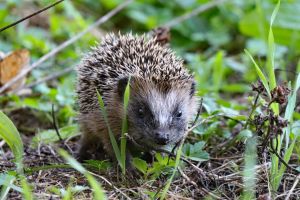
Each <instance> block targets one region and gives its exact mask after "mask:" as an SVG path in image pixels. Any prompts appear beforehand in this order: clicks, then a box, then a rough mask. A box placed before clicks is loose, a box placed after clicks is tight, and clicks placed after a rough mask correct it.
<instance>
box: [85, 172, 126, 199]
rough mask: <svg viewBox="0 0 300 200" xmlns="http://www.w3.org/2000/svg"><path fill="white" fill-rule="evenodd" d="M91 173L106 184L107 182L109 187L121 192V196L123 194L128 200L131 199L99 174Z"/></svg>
mask: <svg viewBox="0 0 300 200" xmlns="http://www.w3.org/2000/svg"><path fill="white" fill-rule="evenodd" d="M89 173H90V174H91V175H93V176H96V177H98V178H101V179H102V180H103V181H104V182H106V183H107V184H108V185H109V186H111V187H113V188H114V189H115V190H116V191H118V192H120V194H122V195H123V196H124V197H125V198H126V199H131V198H130V197H128V196H127V195H126V194H125V193H124V192H122V191H121V190H120V189H119V188H117V187H116V186H114V185H113V184H112V183H111V182H109V181H108V180H107V179H106V178H104V177H103V176H100V175H99V174H96V173H93V172H90V171H89Z"/></svg>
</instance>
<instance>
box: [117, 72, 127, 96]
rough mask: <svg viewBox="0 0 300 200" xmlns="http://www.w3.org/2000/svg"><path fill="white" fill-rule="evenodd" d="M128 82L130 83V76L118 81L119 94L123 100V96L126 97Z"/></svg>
mask: <svg viewBox="0 0 300 200" xmlns="http://www.w3.org/2000/svg"><path fill="white" fill-rule="evenodd" d="M127 83H128V77H124V78H121V79H120V80H119V81H118V88H117V92H118V95H119V97H120V99H122V101H123V98H124V92H125V89H126V86H127Z"/></svg>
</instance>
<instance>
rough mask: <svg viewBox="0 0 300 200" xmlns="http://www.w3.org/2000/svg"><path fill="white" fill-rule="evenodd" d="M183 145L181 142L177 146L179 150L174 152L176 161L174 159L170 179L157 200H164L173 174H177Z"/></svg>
mask: <svg viewBox="0 0 300 200" xmlns="http://www.w3.org/2000/svg"><path fill="white" fill-rule="evenodd" d="M183 143H184V142H183V141H182V142H181V144H180V146H179V148H178V150H177V152H176V159H175V166H174V169H173V173H172V175H171V177H170V178H169V179H168V181H167V184H166V186H165V187H164V190H163V191H162V194H161V196H160V198H159V199H165V198H166V195H167V192H168V190H169V188H170V186H171V183H172V181H173V179H174V176H175V174H176V172H177V168H178V166H179V163H180V158H181V154H182V147H183Z"/></svg>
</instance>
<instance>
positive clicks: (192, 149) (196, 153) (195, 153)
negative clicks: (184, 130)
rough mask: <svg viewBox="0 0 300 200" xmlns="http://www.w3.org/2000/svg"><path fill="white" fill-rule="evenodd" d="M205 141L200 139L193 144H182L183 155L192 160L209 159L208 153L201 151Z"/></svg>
mask: <svg viewBox="0 0 300 200" xmlns="http://www.w3.org/2000/svg"><path fill="white" fill-rule="evenodd" d="M204 145H205V142H203V141H200V142H197V143H195V144H184V145H183V152H184V154H185V156H186V157H187V158H189V159H191V160H194V161H198V162H200V161H205V160H208V159H209V154H208V153H207V152H205V151H203V147H204Z"/></svg>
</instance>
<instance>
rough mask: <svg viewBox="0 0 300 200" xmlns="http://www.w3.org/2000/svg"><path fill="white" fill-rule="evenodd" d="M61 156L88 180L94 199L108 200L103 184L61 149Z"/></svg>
mask: <svg viewBox="0 0 300 200" xmlns="http://www.w3.org/2000/svg"><path fill="white" fill-rule="evenodd" d="M59 154H60V155H61V156H62V157H63V158H64V159H65V160H66V161H67V162H68V164H69V165H70V166H71V167H73V168H74V169H76V170H77V171H79V172H80V173H82V174H83V175H84V176H85V177H86V178H87V180H88V182H89V184H90V186H91V188H92V189H93V193H94V199H96V200H103V199H107V198H106V195H105V193H104V191H103V189H102V187H101V184H100V183H98V181H97V180H96V179H95V178H94V177H93V176H92V175H91V174H90V173H89V171H87V170H86V169H85V168H84V167H83V166H82V165H81V164H80V163H79V162H78V161H77V160H75V159H74V158H72V157H71V156H70V155H69V154H68V153H67V152H66V151H64V150H62V149H60V150H59Z"/></svg>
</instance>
